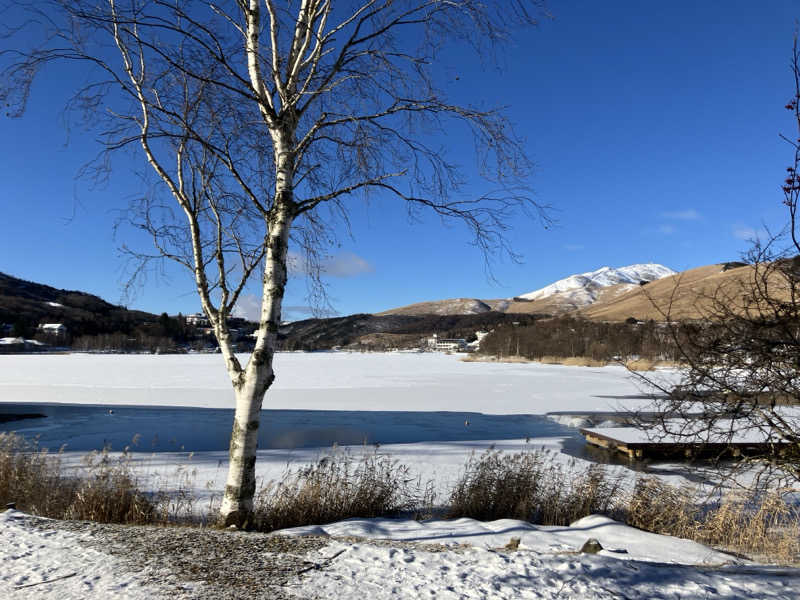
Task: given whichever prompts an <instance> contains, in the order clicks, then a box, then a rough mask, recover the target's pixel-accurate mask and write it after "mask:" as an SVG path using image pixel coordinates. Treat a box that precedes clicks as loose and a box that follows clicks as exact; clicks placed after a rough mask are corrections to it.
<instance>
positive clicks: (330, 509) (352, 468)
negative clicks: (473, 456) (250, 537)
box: [254, 451, 430, 531]
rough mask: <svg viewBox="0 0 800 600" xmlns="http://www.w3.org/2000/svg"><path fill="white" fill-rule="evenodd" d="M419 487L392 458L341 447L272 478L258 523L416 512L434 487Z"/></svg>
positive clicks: (272, 525)
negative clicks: (355, 456)
mask: <svg viewBox="0 0 800 600" xmlns="http://www.w3.org/2000/svg"><path fill="white" fill-rule="evenodd" d="M420 490H421V486H420V485H419V484H417V485H416V486H415V485H414V480H413V479H412V478H410V477H409V475H408V468H407V467H405V466H403V465H399V464H398V463H397V462H396V461H394V460H392V459H391V458H390V457H388V456H385V455H384V456H382V455H379V454H377V453H369V454H364V455H362V456H361V457H359V458H358V459H356V458H354V457H353V456H352V455H351V454H349V453H347V452H342V451H334V452H333V453H332V454H331V455H330V456H326V457H324V458H322V459H321V460H320V461H319V462H317V463H316V464H314V465H311V466H309V467H306V468H301V469H297V470H295V471H290V472H288V473H287V474H286V475H285V476H284V477H283V479H282V480H281V481H277V482H276V481H270V482H268V483H267V484H266V485H265V486H264V487H263V488H262V489H261V490H259V491H258V493H257V494H256V507H255V513H254V514H255V527H256V529H258V530H260V531H274V530H276V529H283V528H286V527H298V526H301V525H312V524H314V525H322V524H325V523H332V522H334V521H340V520H342V519H348V518H351V517H362V518H371V517H385V516H391V515H396V514H398V513H401V512H414V511H417V510H418V509H419V508H420V507H421V506H422V505H423V504H424V502H423V498H424V497H426V496H428V497H429V496H430V493H429V491H428V490H427V489H426V490H422V491H420Z"/></svg>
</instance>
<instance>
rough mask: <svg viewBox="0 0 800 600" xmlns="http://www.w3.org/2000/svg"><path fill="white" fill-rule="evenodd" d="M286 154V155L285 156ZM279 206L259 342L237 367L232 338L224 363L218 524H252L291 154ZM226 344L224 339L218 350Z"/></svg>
mask: <svg viewBox="0 0 800 600" xmlns="http://www.w3.org/2000/svg"><path fill="white" fill-rule="evenodd" d="M284 156H287V155H284ZM279 173H280V174H279V176H278V186H277V188H278V189H277V191H276V198H275V205H274V207H275V208H274V210H273V212H272V214H271V215H270V218H269V220H268V223H267V226H268V229H269V235H268V239H267V254H266V260H265V265H264V277H263V292H262V303H261V320H260V324H259V329H258V335H257V338H256V344H255V347H254V349H253V353H252V355H251V357H250V360H249V361H248V363H247V366H246V367H245V369H244V371H242V370H241V368H240V367H239V366H238V362H237V361H236V358H235V356H233V352H232V350H231V349H230V343H229V342H228V343H227V344H226V345H228V350H227V353H226V351H225V350H222V351H223V353H224V354H226V362H228V364H229V367H228V372H229V374H230V375H231V381H232V382H233V386H234V391H235V396H236V410H235V413H234V418H233V431H232V433H231V443H230V464H229V467H228V478H227V481H226V484H225V494H224V496H223V499H222V505H221V507H220V516H219V520H220V524H221V525H223V526H225V527H228V526H230V525H236V526H237V527H242V528H246V527H248V526H249V525H252V524H253V523H252V513H253V495H254V493H255V485H256V482H255V463H256V451H257V449H258V429H259V425H260V422H261V406H262V402H263V400H264V394H265V393H266V391H267V390H268V389H269V386H270V385H272V382H273V381H274V379H275V373H274V370H273V367H272V360H273V357H274V355H275V347H276V341H277V335H278V327H279V325H280V322H281V304H282V302H283V295H284V291H285V288H286V281H287V270H286V255H287V252H288V248H289V231H290V230H291V225H292V218H293V210H294V202H293V200H292V189H291V168H290V161H289V159H288V158H286V159H282V160H280V161H279ZM222 347H223V342H222V341H221V340H220V348H221V349H222Z"/></svg>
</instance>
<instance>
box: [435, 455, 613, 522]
mask: <svg viewBox="0 0 800 600" xmlns="http://www.w3.org/2000/svg"><path fill="white" fill-rule="evenodd" d="M619 497H620V480H619V478H613V477H610V476H609V475H608V474H607V472H606V471H605V469H604V468H603V467H602V466H601V465H591V466H590V467H588V468H586V469H584V470H574V466H568V467H564V466H562V465H561V464H559V463H557V462H555V461H553V460H552V457H551V456H549V454H548V453H547V452H539V451H530V452H519V453H515V454H503V453H502V452H499V451H496V450H488V451H486V452H484V453H483V454H481V455H479V456H475V455H473V456H472V457H471V458H470V459H469V460H468V462H467V464H466V466H465V470H464V473H463V474H462V476H461V477H460V478H459V480H458V482H457V483H456V485H455V487H454V489H453V492H452V493H451V495H450V500H449V512H448V517H452V518H457V517H470V518H473V519H478V520H484V521H486V520H495V519H504V518H510V519H521V520H526V521H531V522H534V523H539V524H542V525H568V524H569V523H571V522H572V521H575V520H577V519H579V518H581V517H585V516H587V515H590V514H595V513H608V512H610V511H612V510H613V509H614V507H615V505H616V503H617V501H618V499H619Z"/></svg>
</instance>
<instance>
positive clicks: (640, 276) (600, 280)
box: [520, 263, 676, 306]
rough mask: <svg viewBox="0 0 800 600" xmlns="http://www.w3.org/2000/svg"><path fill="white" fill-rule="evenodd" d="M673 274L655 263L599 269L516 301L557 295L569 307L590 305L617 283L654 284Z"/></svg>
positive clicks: (673, 272)
mask: <svg viewBox="0 0 800 600" xmlns="http://www.w3.org/2000/svg"><path fill="white" fill-rule="evenodd" d="M675 273H676V271H673V270H672V269H670V268H669V267H665V266H664V265H659V264H655V263H646V264H636V265H629V266H627V267H619V268H612V267H601V268H600V269H597V270H596V271H590V272H588V273H580V274H577V275H570V276H569V277H566V278H564V279H560V280H558V281H556V282H555V283H551V284H550V285H548V286H545V287H543V288H541V289H538V290H534V291H533V292H528V293H527V294H522V295H521V296H520V297H521V298H525V299H526V300H538V299H540V298H547V297H548V296H553V295H556V294H558V295H560V296H562V297H563V299H564V300H567V301H569V302H570V303H572V304H575V305H579V306H583V305H587V304H591V303H592V302H594V301H595V300H596V299H597V294H598V291H599V290H600V289H601V288H604V287H608V286H612V285H618V284H621V283H625V284H634V285H638V284H639V283H640V282H642V281H655V280H656V279H661V278H662V277H668V276H670V275H674V274H675Z"/></svg>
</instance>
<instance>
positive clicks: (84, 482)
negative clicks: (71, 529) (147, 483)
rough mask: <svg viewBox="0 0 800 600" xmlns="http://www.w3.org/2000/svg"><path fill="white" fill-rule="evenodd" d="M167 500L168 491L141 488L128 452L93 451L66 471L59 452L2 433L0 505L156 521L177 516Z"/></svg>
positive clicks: (106, 519)
mask: <svg viewBox="0 0 800 600" xmlns="http://www.w3.org/2000/svg"><path fill="white" fill-rule="evenodd" d="M167 501H168V500H167V495H166V494H163V493H154V494H147V493H145V492H143V491H141V490H140V489H139V487H138V483H137V481H136V478H135V477H134V475H133V470H132V467H131V464H130V457H129V455H127V454H123V455H122V456H121V457H119V458H112V457H111V455H110V454H109V453H108V452H107V451H103V452H92V453H89V454H88V455H87V456H86V457H85V459H84V462H83V465H82V467H81V468H80V469H78V470H77V471H75V472H74V473H71V474H69V475H68V474H67V473H66V472H65V469H64V468H63V464H62V453H61V452H60V451H59V452H57V453H51V452H49V451H48V449H46V448H41V447H39V445H38V443H37V442H36V441H35V440H34V441H29V440H26V439H25V438H24V437H22V436H20V435H17V434H15V433H0V504H6V503H10V502H14V503H16V505H17V508H18V509H20V510H23V511H25V512H28V513H31V514H35V515H40V516H44V517H50V518H55V519H82V520H91V521H98V522H103V523H154V522H166V521H167V520H173V519H174V518H175V516H176V515H175V514H174V513H171V512H170V511H169V510H165V509H163V508H162V507H161V506H160V504H162V503H164V502H167Z"/></svg>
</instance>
